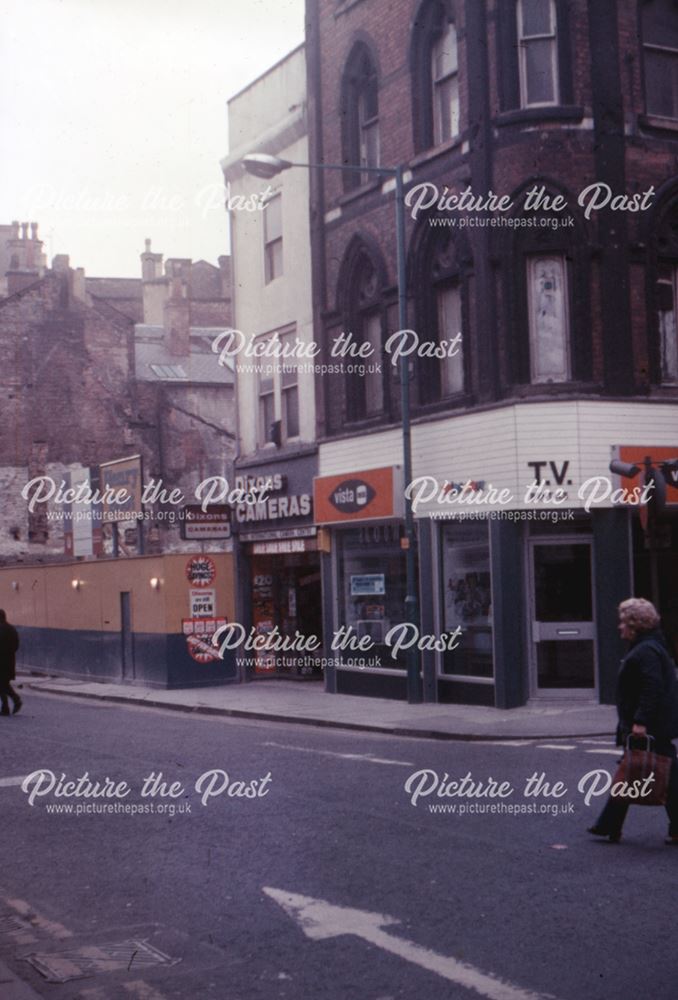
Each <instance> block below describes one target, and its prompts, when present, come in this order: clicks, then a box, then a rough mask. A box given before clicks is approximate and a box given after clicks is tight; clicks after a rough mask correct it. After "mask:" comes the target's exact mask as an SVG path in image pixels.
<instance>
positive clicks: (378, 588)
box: [351, 573, 386, 597]
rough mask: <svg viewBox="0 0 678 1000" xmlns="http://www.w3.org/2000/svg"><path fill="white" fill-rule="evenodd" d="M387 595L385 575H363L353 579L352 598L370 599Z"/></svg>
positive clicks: (354, 576) (356, 575)
mask: <svg viewBox="0 0 678 1000" xmlns="http://www.w3.org/2000/svg"><path fill="white" fill-rule="evenodd" d="M385 593H386V578H385V574H384V573H362V574H360V575H358V574H355V575H353V576H352V577H351V597H369V596H371V595H372V594H385Z"/></svg>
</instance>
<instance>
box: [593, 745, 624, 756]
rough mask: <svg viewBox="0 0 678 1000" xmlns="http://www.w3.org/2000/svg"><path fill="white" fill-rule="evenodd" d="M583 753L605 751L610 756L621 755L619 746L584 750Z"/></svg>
mask: <svg viewBox="0 0 678 1000" xmlns="http://www.w3.org/2000/svg"><path fill="white" fill-rule="evenodd" d="M584 753H607V754H610V756H611V757H621V753H622V750H621V747H617V749H616V750H584Z"/></svg>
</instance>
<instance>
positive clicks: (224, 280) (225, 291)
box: [218, 254, 232, 299]
mask: <svg viewBox="0 0 678 1000" xmlns="http://www.w3.org/2000/svg"><path fill="white" fill-rule="evenodd" d="M218 264H219V271H220V273H221V297H222V298H223V299H230V297H231V281H232V275H231V258H230V257H228V256H226V255H225V254H222V256H221V257H219V258H218Z"/></svg>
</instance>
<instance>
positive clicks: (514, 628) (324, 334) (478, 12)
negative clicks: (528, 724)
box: [307, 0, 678, 708]
mask: <svg viewBox="0 0 678 1000" xmlns="http://www.w3.org/2000/svg"><path fill="white" fill-rule="evenodd" d="M307 24H308V32H309V33H308V37H307V70H308V90H309V124H310V159H311V161H312V162H313V163H326V164H342V165H343V164H353V165H356V164H357V165H363V166H378V165H383V166H385V167H395V166H396V165H399V164H402V165H404V166H405V168H406V174H405V180H406V201H407V203H408V207H407V219H406V228H407V232H406V244H407V297H408V326H409V327H410V328H411V330H413V331H415V332H416V335H417V337H418V338H419V342H420V343H421V344H423V343H425V342H426V343H433V344H436V345H438V346H444V345H449V344H450V343H451V342H452V341H454V339H455V337H457V335H458V334H461V337H460V338H457V347H458V348H459V349H458V350H456V351H454V352H450V351H447V353H446V356H444V357H442V358H440V357H434V356H431V354H432V352H431V351H429V352H428V353H427V352H425V351H424V352H421V354H422V356H418V354H417V352H416V351H414V352H413V353H412V354H411V355H410V360H411V364H410V394H411V401H412V461H413V477H414V479H418V478H420V477H429V479H428V480H427V482H434V481H435V482H437V483H439V484H440V486H441V488H442V489H443V490H445V489H447V490H448V491H449V489H452V488H454V485H455V484H457V485H458V486H461V485H463V484H466V483H469V484H470V486H469V487H468V488H467V494H468V493H469V492H470V493H471V494H475V496H476V498H477V499H480V498H481V497H482V495H483V493H482V491H483V490H487V489H488V488H489V487H490V486H492V487H494V488H495V489H496V490H505V491H507V492H506V494H505V496H508V497H509V500H508V501H507V502H504V503H492V504H485V505H484V506H483V505H481V504H478V505H476V506H475V510H476V511H478V512H482V511H484V512H485V513H486V514H487V516H486V517H477V516H473V517H471V516H468V514H467V516H466V518H465V519H462V518H461V517H458V516H457V517H455V518H452V517H450V512H451V511H455V510H456V511H457V512H460V511H472V510H473V509H474V505H472V504H466V505H462V504H457V506H456V507H452V506H450V505H449V504H447V503H446V502H445V500H444V499H443V500H440V499H439V497H438V495H436V497H434V498H431V499H430V500H428V502H425V500H426V499H427V498H426V497H424V496H422V499H421V502H420V503H418V504H417V509H416V511H415V516H416V524H417V534H418V573H419V598H420V606H421V623H420V624H421V632H422V633H424V634H431V635H436V636H439V635H441V634H444V633H448V634H449V633H450V632H451V631H453V630H454V629H455V628H456V627H457V626H461V627H462V637H461V641H460V643H459V644H458V645H457V646H456V647H455V648H454V649H443V650H438V651H436V650H434V649H424V650H422V653H421V667H422V674H423V684H424V697H425V698H426V699H427V700H431V701H436V700H437V701H441V702H462V703H471V704H485V705H496V706H498V707H504V708H509V707H513V706H517V705H521V704H524V703H525V702H526V701H528V700H530V699H537V698H546V699H549V698H563V697H564V698H569V699H589V700H595V701H602V702H610V701H612V700H613V698H614V686H615V678H616V672H617V667H618V662H619V657H620V655H621V653H622V647H621V644H620V641H619V639H618V636H617V632H616V605H617V603H618V602H619V601H620V600H622V599H623V598H625V597H627V596H629V595H630V594H633V593H635V594H638V595H641V596H647V597H650V598H652V599H654V600H655V601H656V602H657V603H658V604H659V607H660V610H661V612H662V615H663V621H664V628H665V631H666V632H667V634H668V636H669V639H670V640H671V641H672V642H673V644H674V647H675V644H676V639H677V638H678V604H677V600H676V594H678V571H677V569H676V567H677V565H678V560H676V550H677V548H678V530H677V523H678V519H677V518H676V510H678V489H677V488H676V486H677V479H676V467H675V466H673V467H671V466H669V467H665V468H664V473H665V476H666V479H667V489H666V501H667V502H666V506H665V508H664V509H663V510H662V511H661V513H658V514H657V517H656V519H654V520H653V522H652V523H651V529H652V530H651V532H650V533H649V534H648V532H647V531H645V530H644V529H643V525H642V524H641V519H640V518H639V516H638V511H637V508H632V507H631V506H630V505H629V504H623V503H619V502H617V500H618V496H617V495H615V494H612V493H611V492H610V491H608V495H607V496H602V495H597V496H596V498H595V500H594V501H593V502H592V503H590V504H589V505H588V508H589V509H588V510H587V509H586V506H587V505H586V503H585V497H584V496H582V495H580V494H581V492H582V489H583V487H584V484H586V483H587V481H588V480H590V479H591V478H592V477H608V479H609V480H610V481H611V484H612V486H613V487H614V489H619V488H621V487H625V488H627V489H628V490H631V489H633V487H634V486H639V485H642V483H643V471H642V469H643V463H644V459H645V457H646V456H648V457H649V458H651V459H652V463H653V466H654V468H655V469H656V468H659V467H660V466H661V464H662V463H665V462H667V461H668V460H670V459H672V458H678V405H677V404H678V339H677V333H676V329H677V326H676V275H677V274H678V238H677V237H676V233H677V232H678V228H677V223H678V176H677V175H676V164H677V163H678V159H677V157H678V86H676V80H678V8H677V7H676V6H675V4H674V3H672V2H671V0H647V2H635V0H620V2H616V3H615V2H611V0H596V2H595V3H593V2H588V3H587V2H585V0H417V2H415V0H399V2H397V3H393V2H389V3H387V2H385V0H343V2H337V0H308V3H307ZM592 185H597V186H596V187H592ZM467 189H470V192H471V194H472V195H473V196H475V197H477V198H480V199H481V200H482V199H485V198H487V197H489V195H490V193H493V194H494V195H496V196H497V197H498V198H499V197H502V196H508V201H506V202H504V203H502V204H501V205H498V203H497V202H496V201H495V202H493V203H490V204H489V208H488V210H486V211H483V210H480V209H479V208H476V210H469V209H468V208H461V209H460V208H459V207H457V208H456V209H455V207H454V204H455V203H454V202H452V201H450V199H449V196H451V195H458V196H459V195H461V194H462V193H463V192H464V191H466V190H467ZM471 194H469V195H468V196H467V197H468V198H470V197H471ZM481 207H482V206H481ZM311 220H312V244H313V258H314V310H315V328H316V331H317V333H316V335H317V336H318V338H319V339H321V340H322V344H323V350H324V356H325V360H326V361H328V362H331V361H336V358H333V357H332V356H331V355H332V345H333V344H334V343H335V341H336V338H337V337H339V336H340V335H341V334H342V332H344V333H345V332H347V331H350V332H351V333H352V334H353V337H354V338H355V340H356V341H357V342H365V341H367V342H369V343H370V344H371V345H372V347H373V349H374V350H373V354H372V356H371V358H370V360H372V361H375V360H377V359H378V360H379V362H380V364H377V365H366V366H365V367H364V368H363V369H362V370H357V369H356V370H353V371H349V370H348V367H347V368H346V370H344V371H342V372H340V373H335V374H331V375H326V376H324V377H322V378H321V379H319V380H318V382H317V386H316V390H317V406H318V426H319V435H318V438H319V477H318V479H317V480H316V499H315V510H316V521H317V523H318V524H319V525H320V526H321V527H323V530H324V531H325V532H326V534H327V536H328V537H329V544H328V546H327V547H328V548H329V549H330V552H329V553H327V554H325V555H324V556H323V583H324V588H323V601H324V616H325V631H326V637H325V645H326V647H327V646H328V645H329V642H330V639H331V633H332V632H333V631H334V630H336V629H337V628H339V627H340V626H342V625H347V624H351V625H353V626H354V628H355V630H356V631H357V632H358V633H362V634H369V635H370V636H372V637H373V638H374V641H375V650H376V651H378V652H379V653H380V661H381V665H380V666H365V665H364V664H361V663H360V662H359V661H357V660H356V659H355V657H351V656H349V655H346V654H343V655H342V661H341V664H340V665H339V666H338V667H336V669H333V670H331V671H329V673H328V686H329V688H330V690H336V691H341V692H351V693H363V694H374V695H380V696H389V695H390V696H392V697H395V698H403V697H404V696H405V672H404V658H403V657H402V656H401V657H396V658H394V657H393V656H392V655H391V652H392V650H389V649H388V648H386V647H385V646H384V645H383V639H384V637H385V636H386V635H387V634H388V631H389V629H390V628H392V626H393V624H395V623H397V622H398V621H403V618H404V615H405V611H404V605H403V599H404V593H405V584H404V578H405V565H404V564H405V559H404V551H403V548H402V545H401V542H402V536H403V521H402V512H403V504H402V493H401V492H399V491H400V490H401V489H402V487H399V486H398V482H399V476H401V472H402V468H401V467H402V454H403V449H402V431H401V418H402V414H401V412H400V384H399V374H398V368H397V366H395V365H394V364H393V363H392V362H393V360H394V358H393V341H391V350H390V352H389V350H387V344H388V343H389V338H390V337H391V336H392V334H393V333H394V332H396V331H398V326H399V324H398V318H397V270H396V229H395V224H394V192H393V182H392V181H389V180H388V179H386V180H382V179H381V178H379V177H377V179H376V180H375V177H374V175H372V174H367V173H365V174H361V173H359V172H350V173H349V172H348V171H342V170H339V171H336V172H335V171H329V170H327V171H316V172H313V171H312V172H311ZM443 353H445V352H443ZM613 458H618V459H623V460H625V461H627V462H631V463H638V462H640V467H641V471H640V472H638V474H637V476H636V478H635V479H633V478H627V479H623V480H620V479H619V478H618V477H616V476H613V475H612V473H611V472H610V471H609V463H610V461H611V460H612V459H613ZM533 483H534V484H536V485H537V486H538V487H539V489H540V498H539V499H537V500H534V499H533V500H532V501H531V502H528V501H526V490H527V489H528V488H529V486H530V484H533ZM445 484H448V485H447V487H446V485H445ZM347 489H348V490H349V491H350V490H351V489H353V491H354V500H355V502H354V503H353V504H351V503H347V502H346V497H347ZM555 489H560V490H561V491H562V493H561V494H560V497H561V500H562V502H561V503H560V504H559V505H554V504H553V498H552V494H553V491H554V490H555ZM602 492H604V491H601V493H602ZM563 494H565V496H564V499H563ZM359 497H360V498H359ZM358 498H359V499H358ZM401 660H402V661H403V662H401Z"/></svg>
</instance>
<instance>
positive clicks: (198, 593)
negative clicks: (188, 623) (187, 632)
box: [188, 589, 217, 618]
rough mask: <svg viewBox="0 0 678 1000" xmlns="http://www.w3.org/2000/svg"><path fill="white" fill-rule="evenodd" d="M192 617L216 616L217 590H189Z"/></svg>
mask: <svg viewBox="0 0 678 1000" xmlns="http://www.w3.org/2000/svg"><path fill="white" fill-rule="evenodd" d="M188 596H189V604H190V606H191V618H214V615H215V613H216V611H215V609H216V603H217V592H216V590H204V589H202V590H189V592H188Z"/></svg>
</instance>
